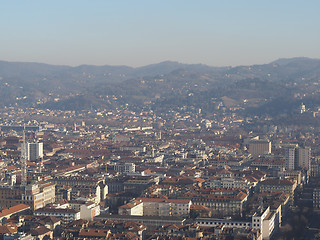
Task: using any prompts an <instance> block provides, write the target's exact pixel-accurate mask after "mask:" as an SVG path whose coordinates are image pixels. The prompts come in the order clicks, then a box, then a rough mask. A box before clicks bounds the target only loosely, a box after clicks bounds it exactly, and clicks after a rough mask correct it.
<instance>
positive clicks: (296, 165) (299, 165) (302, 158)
mask: <svg viewBox="0 0 320 240" xmlns="http://www.w3.org/2000/svg"><path fill="white" fill-rule="evenodd" d="M285 157H286V169H287V170H298V169H306V170H309V169H310V168H311V148H310V147H292V148H287V149H286V155H285Z"/></svg>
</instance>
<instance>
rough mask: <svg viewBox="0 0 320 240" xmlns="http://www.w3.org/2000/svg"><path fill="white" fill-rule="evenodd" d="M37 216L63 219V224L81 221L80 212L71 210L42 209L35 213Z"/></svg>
mask: <svg viewBox="0 0 320 240" xmlns="http://www.w3.org/2000/svg"><path fill="white" fill-rule="evenodd" d="M33 214H34V215H35V216H51V217H56V218H58V219H61V222H62V223H63V224H66V223H69V222H72V221H74V220H79V219H80V211H77V210H75V209H69V208H40V209H37V210H35V211H34V212H33Z"/></svg>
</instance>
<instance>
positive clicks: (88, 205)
mask: <svg viewBox="0 0 320 240" xmlns="http://www.w3.org/2000/svg"><path fill="white" fill-rule="evenodd" d="M67 205H68V206H69V207H70V208H72V209H75V210H76V211H80V218H81V219H84V220H91V221H92V220H93V218H94V217H95V216H98V215H100V206H99V205H97V204H96V203H94V202H86V201H70V202H69V203H67Z"/></svg>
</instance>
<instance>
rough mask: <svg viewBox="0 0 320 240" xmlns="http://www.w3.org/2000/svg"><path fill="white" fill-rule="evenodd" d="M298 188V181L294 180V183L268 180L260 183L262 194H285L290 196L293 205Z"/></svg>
mask: <svg viewBox="0 0 320 240" xmlns="http://www.w3.org/2000/svg"><path fill="white" fill-rule="evenodd" d="M296 187H297V180H296V179H294V181H290V180H288V179H266V180H264V181H262V182H260V183H259V191H260V192H283V193H286V194H289V195H290V200H291V203H293V199H294V191H295V189H296Z"/></svg>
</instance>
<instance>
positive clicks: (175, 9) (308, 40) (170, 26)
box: [0, 0, 320, 67]
mask: <svg viewBox="0 0 320 240" xmlns="http://www.w3.org/2000/svg"><path fill="white" fill-rule="evenodd" d="M319 7H320V3H319V2H317V1H308V2H307V3H305V2H300V1H281V2H276V1H268V2H255V1H247V2H237V1H228V2H219V1H201V3H199V2H195V1H170V2H169V1H161V2H152V3H151V2H149V1H145V0H140V1H135V2H134V3H132V2H129V1H120V2H115V1H95V2H88V1H68V2H62V1H55V2H46V3H44V2H41V1H32V2H21V3H19V5H17V4H16V3H12V2H4V3H3V4H2V9H3V13H2V14H1V17H0V19H1V22H2V26H3V27H2V36H1V42H2V44H1V46H0V52H1V60H5V61H19V62H24V61H26V62H43V63H48V64H55V65H71V66H77V65H82V64H89V65H128V66H133V67H137V66H144V65H148V64H152V63H158V62H162V61H167V60H170V61H178V62H181V63H188V64H197V63H202V64H206V65H210V66H230V65H231V66H236V65H251V64H264V63H269V62H271V61H274V60H276V59H278V58H291V57H310V58H320V47H319V45H318V41H319V39H320V32H319V31H318V29H317V28H318V26H317V25H316V23H317V22H319V20H320V19H319V18H320V17H319V16H318V14H317V9H319Z"/></svg>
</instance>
